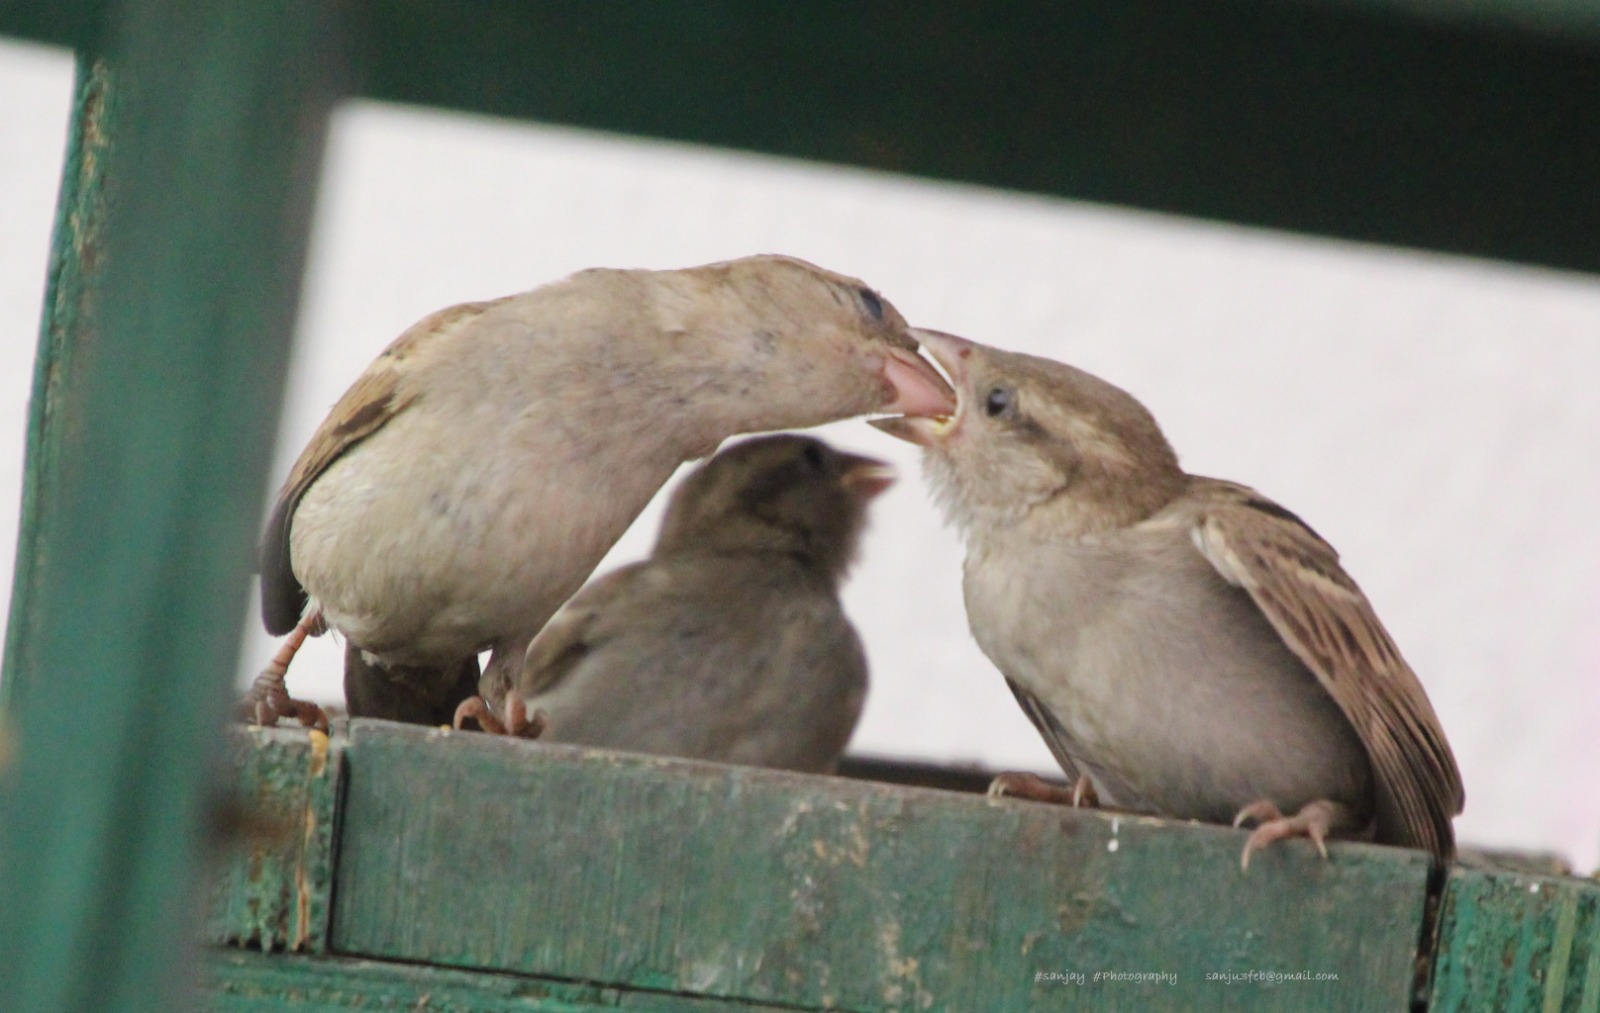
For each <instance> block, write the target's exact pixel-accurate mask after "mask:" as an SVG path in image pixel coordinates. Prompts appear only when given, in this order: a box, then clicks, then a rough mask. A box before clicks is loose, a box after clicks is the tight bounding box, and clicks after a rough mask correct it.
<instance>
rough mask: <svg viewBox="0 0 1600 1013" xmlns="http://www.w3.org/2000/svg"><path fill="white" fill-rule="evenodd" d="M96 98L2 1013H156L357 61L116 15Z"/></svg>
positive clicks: (173, 993)
mask: <svg viewBox="0 0 1600 1013" xmlns="http://www.w3.org/2000/svg"><path fill="white" fill-rule="evenodd" d="M103 38H105V39H106V40H107V51H106V53H105V54H103V56H102V55H100V54H86V55H84V56H82V57H81V58H82V59H84V61H85V70H84V71H83V72H82V73H81V74H80V79H79V96H78V102H77V105H76V110H77V123H76V126H75V130H74V136H75V138H77V143H78V148H77V151H76V152H75V154H74V156H73V157H72V159H71V161H70V164H69V170H68V178H67V180H66V185H65V187H64V197H65V202H64V205H63V207H64V213H63V214H62V216H61V219H60V221H59V223H58V229H57V234H56V245H57V250H56V257H55V269H54V271H53V276H52V277H53V285H52V302H51V304H50V306H49V307H48V308H47V320H46V324H45V328H44V333H43V336H42V341H41V348H40V367H39V372H38V383H37V386H36V388H35V391H34V398H35V404H34V409H33V426H32V431H31V433H30V445H29V464H28V477H29V480H30V489H29V493H28V497H29V498H28V505H27V515H26V517H25V519H24V527H23V531H22V544H21V546H20V549H21V551H20V552H19V559H20V560H24V561H25V562H24V564H23V565H22V566H21V567H20V568H19V572H18V578H17V581H18V582H17V585H16V593H15V596H14V597H13V599H12V613H11V619H10V623H11V632H10V634H9V636H8V644H7V656H6V668H5V678H4V682H5V684H6V686H7V689H6V701H5V709H4V712H3V713H0V720H4V722H5V729H6V732H7V735H8V737H9V739H10V740H11V744H12V747H13V749H12V752H13V754H14V755H13V757H12V760H11V766H10V768H9V769H7V770H6V771H5V772H4V774H3V776H0V785H3V791H0V953H3V954H4V958H3V962H4V967H5V970H4V973H3V974H0V1009H4V1010H29V1011H40V1013H43V1011H55V1010H68V1009H74V1010H84V1009H94V1010H163V1009H171V1008H174V1006H175V1005H178V1004H184V1003H185V1002H186V997H185V996H184V995H183V993H184V992H186V991H187V988H188V986H187V984H186V982H187V978H186V976H185V975H184V974H181V973H178V972H179V969H180V968H181V967H183V966H185V965H188V964H191V963H192V961H191V960H189V959H187V958H186V957H185V954H186V953H188V952H189V950H190V948H191V946H192V945H193V941H194V940H195V939H196V938H197V936H198V922H199V918H198V914H199V912H200V907H201V905H200V903H199V899H200V897H199V892H198V890H197V880H198V879H199V877H198V876H197V871H198V870H199V869H200V868H201V867H202V865H201V858H202V854H203V834H202V829H203V823H204V818H205V814H206V805H205V803H206V801H207V800H208V798H209V797H210V794H209V793H210V792H211V791H212V781H213V779H214V776H215V774H216V767H217V760H218V739H217V736H218V731H217V729H218V727H219V725H220V723H221V715H222V711H223V701H224V699H225V696H226V693H227V691H228V686H229V680H228V677H227V675H228V673H230V672H231V671H232V668H233V660H234V657H235V652H236V650H237V640H238V633H239V623H240V620H241V617H242V615H243V607H244V596H245V592H246V579H247V574H248V571H249V569H250V546H251V544H252V543H253V541H254V535H255V528H256V525H257V522H258V515H259V509H260V503H261V498H262V495H263V492H264V490H263V488H262V485H263V483H264V481H265V476H266V466H265V465H266V462H267V460H268V455H269V452H270V447H271V441H272V432H273V427H274V423H275V421H276V414H277V406H278V403H279V399H280V394H281V386H282V381H283V375H284V366H285V363H286V359H287V353H288V346H289V336H290V328H291V326H292V323H293V319H294V312H295V302H296V296H297V292H298V287H299V279H300V272H301V265H302V263H303V259H304V250H305V244H306V235H307V231H308V227H309V218H310V208H311V202H312V193H313V190H314V185H313V184H314V179H315V173H316V171H317V167H318V163H319V159H320V154H321V147H322V139H323V135H324V133H325V131H326V124H327V119H328V113H329V110H330V108H331V105H332V103H333V101H334V99H335V97H336V86H335V85H336V77H337V75H336V73H335V71H336V69H337V68H338V67H339V65H340V64H341V62H342V60H343V51H342V49H341V48H340V33H339V22H338V14H337V8H336V7H335V6H334V5H331V4H326V3H319V2H316V0H281V2H277V3H273V4H270V5H269V4H250V5H243V4H240V5H224V6H212V5H206V4H198V3H183V2H176V0H157V2H142V3H141V2H131V0H130V2H127V3H123V4H118V5H115V6H113V7H112V8H111V12H110V15H109V20H108V22H107V23H106V25H105V26H104V34H103Z"/></svg>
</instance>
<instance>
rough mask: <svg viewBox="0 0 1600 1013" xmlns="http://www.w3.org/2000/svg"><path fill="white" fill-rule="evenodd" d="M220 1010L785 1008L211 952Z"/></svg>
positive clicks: (737, 1012)
mask: <svg viewBox="0 0 1600 1013" xmlns="http://www.w3.org/2000/svg"><path fill="white" fill-rule="evenodd" d="M201 984H202V987H203V989H204V991H205V996H206V998H205V1003H204V1008H206V1009H209V1010H213V1011H215V1013H278V1011H280V1010H292V1011H294V1013H350V1011H356V1010H361V1011H371V1010H405V1011H417V1013H595V1011H598V1010H610V1011H620V1013H780V1010H781V1009H782V1008H780V1007H775V1006H762V1005H755V1004H750V1003H730V1002H723V1001H720V1000H716V999H704V998H696V997H695V996H684V995H662V994H660V993H655V992H635V991H629V990H626V989H616V988H608V987H605V986H602V985H588V984H584V983H582V982H571V981H551V980H548V979H542V978H527V977H520V976H513V975H506V974H480V973H471V972H467V971H453V970H448V969H445V968H438V967H415V966H411V965H407V964H384V963H379V962H377V961H368V960H347V959H339V958H323V959H306V958H301V957H286V956H273V957H264V956H261V955H260V954H245V953H239V952H238V951H214V952H212V953H210V954H208V955H207V957H206V961H205V966H204V968H203V969H202V972H201Z"/></svg>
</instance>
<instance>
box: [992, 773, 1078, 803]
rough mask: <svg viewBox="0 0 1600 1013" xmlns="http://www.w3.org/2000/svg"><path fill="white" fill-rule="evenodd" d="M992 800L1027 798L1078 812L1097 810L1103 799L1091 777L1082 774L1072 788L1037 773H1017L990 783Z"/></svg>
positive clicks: (1000, 777)
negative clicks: (1068, 807) (1053, 782)
mask: <svg viewBox="0 0 1600 1013" xmlns="http://www.w3.org/2000/svg"><path fill="white" fill-rule="evenodd" d="M988 794H989V797H990V798H1025V799H1028V800H1030V801H1033V802H1048V803H1050V804H1051V805H1067V806H1072V807H1073V808H1074V809H1096V808H1099V806H1100V796H1099V795H1098V794H1096V793H1095V790H1094V782H1092V781H1090V780H1089V775H1088V774H1083V775H1081V776H1080V777H1079V778H1078V780H1077V781H1076V782H1075V783H1074V784H1073V786H1072V787H1071V788H1063V787H1061V786H1060V785H1058V784H1051V783H1050V782H1049V781H1046V780H1045V779H1044V778H1042V777H1040V776H1039V775H1037V774H1029V773H1027V772H1025V771H1020V770H1013V771H1007V772H1006V773H1004V774H997V775H995V779H994V780H993V781H991V782H989V792H988Z"/></svg>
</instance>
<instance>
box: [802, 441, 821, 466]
mask: <svg viewBox="0 0 1600 1013" xmlns="http://www.w3.org/2000/svg"><path fill="white" fill-rule="evenodd" d="M805 459H806V463H807V464H809V465H811V467H812V468H813V469H815V470H817V471H821V470H822V447H821V445H819V444H816V443H808V444H806V449H805Z"/></svg>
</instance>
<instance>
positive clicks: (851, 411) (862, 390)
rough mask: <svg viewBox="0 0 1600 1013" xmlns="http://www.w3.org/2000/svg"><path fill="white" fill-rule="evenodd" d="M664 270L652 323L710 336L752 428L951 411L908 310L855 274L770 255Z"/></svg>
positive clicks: (670, 330)
mask: <svg viewBox="0 0 1600 1013" xmlns="http://www.w3.org/2000/svg"><path fill="white" fill-rule="evenodd" d="M663 274H670V275H673V276H675V277H674V278H673V283H672V285H671V286H670V287H669V288H668V291H667V292H665V293H664V294H663V297H662V298H660V299H659V300H658V301H657V306H658V310H657V312H658V326H659V327H660V328H661V330H662V331H663V332H665V333H669V334H670V333H684V334H691V333H692V334H695V335H702V336H705V337H706V338H708V339H709V340H710V341H711V349H712V354H713V355H714V356H715V357H716V358H717V359H718V360H719V361H718V365H719V368H718V370H717V374H716V375H718V376H719V377H723V378H726V381H727V382H728V383H734V384H738V385H739V389H738V390H736V391H734V393H736V394H739V395H740V396H741V397H743V398H744V399H745V401H746V403H747V405H748V408H749V410H750V412H751V417H752V419H754V420H757V421H758V422H759V425H757V426H756V428H760V429H769V430H770V429H789V428H802V427H805V426H812V425H818V424H820V423H823V422H832V421H835V420H838V419H843V418H850V417H852V416H856V415H866V414H872V413H887V414H897V415H910V416H925V415H944V414H948V413H949V412H950V411H952V410H953V409H954V405H955V401H954V397H953V395H952V393H951V390H950V387H949V385H948V384H947V383H946V382H945V381H944V378H943V377H941V376H940V375H939V373H938V371H937V370H935V369H934V368H933V367H932V366H930V365H929V364H928V362H927V360H926V359H924V358H923V357H922V356H921V355H920V354H919V353H918V346H917V341H916V339H915V338H914V337H913V336H912V331H911V328H910V327H909V326H908V325H907V324H906V321H905V318H904V317H902V316H901V315H900V313H899V311H898V310H896V309H895V308H894V306H892V305H891V304H890V303H889V301H888V300H886V299H884V298H883V297H882V296H880V295H879V294H878V293H877V292H875V291H873V289H872V288H870V287H869V286H867V285H866V284H865V283H863V282H861V281H859V280H857V279H855V278H850V277H846V276H845V275H842V274H835V273H834V272H832V271H828V270H824V269H823V268H820V267H817V266H816V265H814V264H809V263H807V262H805V261H803V260H799V259H796V258H794V257H783V256H776V255H761V256H754V257H743V258H740V259H738V260H728V261H722V262H719V263H715V264H706V265H703V266H701V267H693V268H687V269H684V270H682V271H676V272H663ZM735 431H738V430H735Z"/></svg>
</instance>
